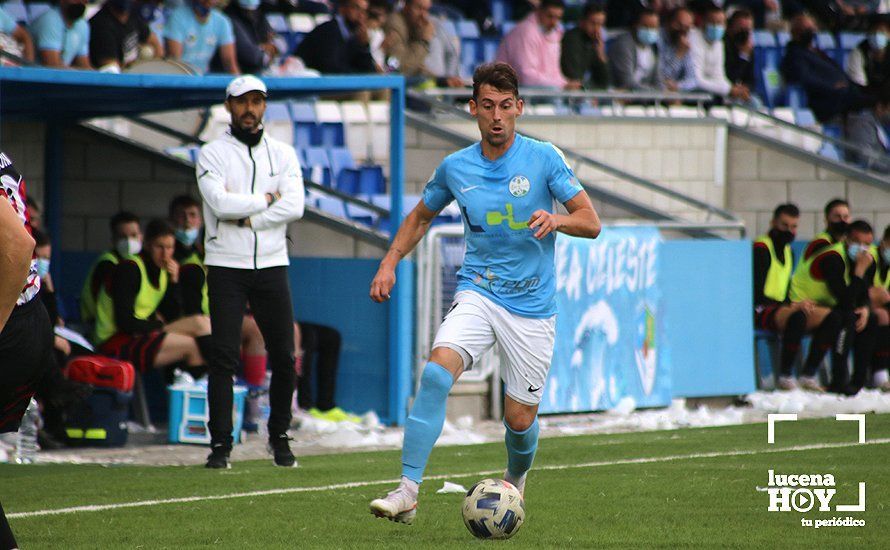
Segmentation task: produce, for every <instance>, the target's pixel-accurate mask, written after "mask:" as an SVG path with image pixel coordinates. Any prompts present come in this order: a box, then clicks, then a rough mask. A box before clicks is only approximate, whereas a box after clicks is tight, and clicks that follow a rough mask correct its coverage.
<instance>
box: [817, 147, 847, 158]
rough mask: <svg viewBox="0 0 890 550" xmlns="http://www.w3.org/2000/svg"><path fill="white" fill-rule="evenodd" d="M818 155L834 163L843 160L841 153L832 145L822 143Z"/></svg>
mask: <svg viewBox="0 0 890 550" xmlns="http://www.w3.org/2000/svg"><path fill="white" fill-rule="evenodd" d="M819 155H821V156H823V157H825V158H827V159H829V160H833V161H836V162H841V161H842V158H843V157H842V155H841V152H840V151H839V150H838V148H837V146H836V145H835V144H833V143H823V144H822V148H821V149H819Z"/></svg>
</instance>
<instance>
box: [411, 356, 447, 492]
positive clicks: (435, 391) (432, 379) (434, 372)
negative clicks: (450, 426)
mask: <svg viewBox="0 0 890 550" xmlns="http://www.w3.org/2000/svg"><path fill="white" fill-rule="evenodd" d="M452 384H454V377H453V376H451V373H450V372H448V370H446V369H445V367H443V366H442V365H439V364H438V363H433V362H429V363H427V364H426V367H424V369H423V375H422V376H421V378H420V390H419V391H418V392H417V397H416V398H415V399H414V405H413V406H412V407H411V412H410V413H409V414H408V420H407V421H406V422H405V443H404V445H402V475H403V476H405V477H407V478H408V479H410V480H411V481H414V482H416V483H420V482H421V480H422V479H423V470H424V469H425V468H426V462H427V460H429V458H430V452H431V451H432V450H433V445H435V443H436V440H437V439H439V434H441V433H442V425H443V424H444V423H445V401H446V400H447V399H448V392H449V391H451V385H452Z"/></svg>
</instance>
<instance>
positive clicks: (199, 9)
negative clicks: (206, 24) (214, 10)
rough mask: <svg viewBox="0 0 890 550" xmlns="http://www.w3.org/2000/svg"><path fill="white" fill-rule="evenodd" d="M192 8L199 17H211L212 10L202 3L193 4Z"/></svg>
mask: <svg viewBox="0 0 890 550" xmlns="http://www.w3.org/2000/svg"><path fill="white" fill-rule="evenodd" d="M192 8H193V9H194V10H195V13H196V14H198V17H207V16H208V15H210V8H208V7H207V6H205V5H203V4H201V3H200V2H192Z"/></svg>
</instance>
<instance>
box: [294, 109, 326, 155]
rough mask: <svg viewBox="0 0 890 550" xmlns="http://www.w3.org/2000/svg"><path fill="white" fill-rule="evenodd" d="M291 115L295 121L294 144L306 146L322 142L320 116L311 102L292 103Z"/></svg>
mask: <svg viewBox="0 0 890 550" xmlns="http://www.w3.org/2000/svg"><path fill="white" fill-rule="evenodd" d="M291 117H292V119H293V121H294V146H296V147H304V148H305V147H314V146H316V145H319V144H320V143H321V136H320V131H319V129H318V116H317V115H316V113H315V107H314V106H313V105H312V104H311V103H303V102H298V103H292V104H291Z"/></svg>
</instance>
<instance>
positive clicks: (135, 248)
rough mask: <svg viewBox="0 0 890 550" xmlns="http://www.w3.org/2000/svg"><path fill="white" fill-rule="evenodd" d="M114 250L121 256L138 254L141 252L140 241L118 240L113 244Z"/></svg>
mask: <svg viewBox="0 0 890 550" xmlns="http://www.w3.org/2000/svg"><path fill="white" fill-rule="evenodd" d="M114 249H115V250H116V251H117V253H118V254H119V255H121V256H131V255H133V254H139V252H140V251H141V250H142V241H141V240H139V239H118V240H117V241H115V242H114Z"/></svg>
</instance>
